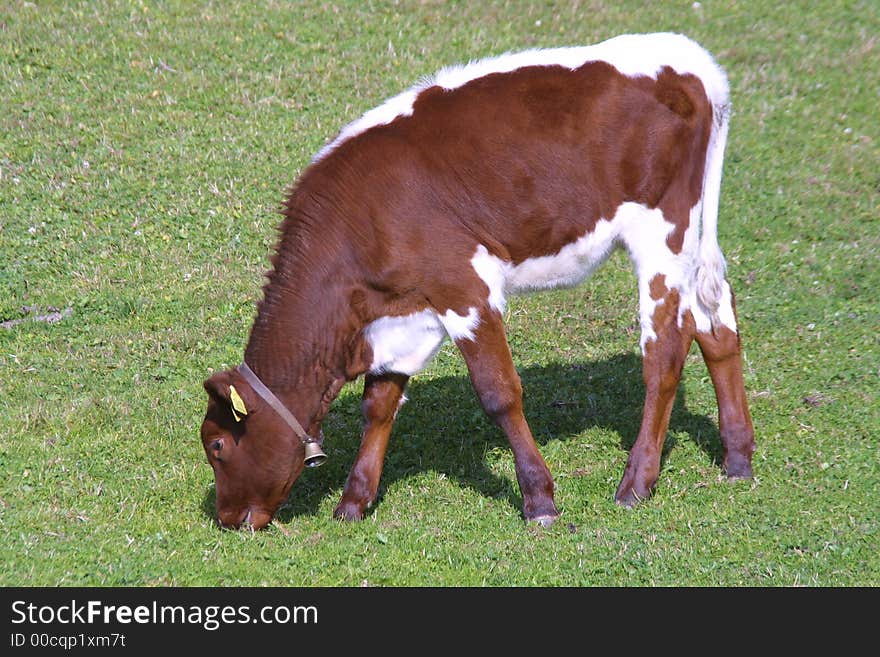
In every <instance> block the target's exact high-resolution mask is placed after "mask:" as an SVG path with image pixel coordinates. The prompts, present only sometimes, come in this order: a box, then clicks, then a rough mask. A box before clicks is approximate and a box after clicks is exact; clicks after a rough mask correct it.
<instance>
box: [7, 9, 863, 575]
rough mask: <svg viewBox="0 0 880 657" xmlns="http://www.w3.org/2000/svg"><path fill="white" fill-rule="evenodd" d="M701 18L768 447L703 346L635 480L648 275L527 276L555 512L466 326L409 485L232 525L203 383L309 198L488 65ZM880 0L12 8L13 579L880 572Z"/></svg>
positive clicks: (698, 25)
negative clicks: (524, 509) (357, 141)
mask: <svg viewBox="0 0 880 657" xmlns="http://www.w3.org/2000/svg"><path fill="white" fill-rule="evenodd" d="M655 30H675V31H681V32H685V33H687V34H689V35H691V36H693V37H694V38H696V39H697V40H699V41H700V42H702V43H703V44H704V45H705V46H706V47H708V48H709V49H710V50H711V51H713V52H714V53H715V54H716V55H717V57H718V59H719V61H720V62H721V63H722V64H723V65H724V66H725V68H726V69H727V71H728V73H729V75H730V78H731V84H732V92H733V99H734V104H735V110H734V118H733V124H732V129H731V138H730V144H729V150H728V158H727V162H726V169H725V180H724V187H723V190H722V206H721V223H720V237H721V242H722V247H723V248H724V249H725V252H726V255H727V258H728V261H729V264H730V276H731V280H732V282H733V285H734V288H735V290H736V291H737V300H738V307H739V311H740V321H741V328H742V331H743V340H744V348H745V362H746V383H747V387H748V390H749V400H750V403H751V408H752V413H753V418H754V422H755V427H756V430H757V440H758V449H759V451H758V452H757V454H756V455H755V462H754V464H755V474H756V478H755V479H754V480H753V481H751V482H739V483H733V484H731V483H728V482H726V481H724V480H723V479H722V478H721V476H720V472H719V460H720V447H719V444H718V432H717V428H716V426H717V425H716V421H715V417H716V409H715V407H714V395H713V392H712V388H711V385H710V382H709V379H708V375H707V372H706V369H705V366H704V365H703V364H702V362H701V361H700V359H699V357H698V355H697V354H696V352H692V354H691V356H690V358H689V362H688V366H687V367H686V369H685V378H684V381H683V382H682V385H681V388H680V391H679V395H678V399H677V402H676V407H675V411H674V413H673V418H672V422H671V425H670V430H669V436H668V440H667V449H666V450H665V457H664V460H663V465H662V473H661V478H660V482H659V486H658V489H657V491H656V494H655V496H654V497H653V498H652V499H651V500H649V501H648V502H647V503H645V504H643V505H642V506H641V507H640V508H638V509H637V510H634V511H627V510H624V509H621V508H618V507H617V506H615V504H614V503H613V494H614V490H615V487H616V485H617V483H618V481H619V477H620V476H621V474H622V471H623V466H624V463H625V460H626V450H627V449H628V448H629V447H630V445H631V444H632V441H633V439H634V436H635V433H636V431H637V430H638V423H639V417H640V412H641V403H642V382H641V373H640V363H639V357H638V334H637V332H636V330H635V328H636V326H637V322H636V318H637V314H636V312H637V304H636V296H635V282H634V277H633V275H632V273H631V270H630V266H629V263H628V262H627V261H626V259H625V258H624V257H622V256H615V257H614V258H612V260H611V261H610V262H609V263H608V265H607V266H606V267H605V268H604V269H602V270H600V272H599V273H598V274H597V275H596V276H595V277H594V278H593V279H592V280H591V281H589V282H588V283H587V284H585V285H584V286H582V287H581V288H579V289H578V290H574V291H566V292H558V293H548V294H542V295H539V296H534V297H528V298H520V299H514V300H512V302H511V303H510V308H509V311H508V315H509V316H508V322H509V335H510V342H511V345H512V348H513V351H514V356H515V361H516V363H517V366H518V368H519V369H520V371H521V374H522V378H523V381H524V385H525V388H526V405H527V413H528V417H529V419H530V422H531V424H532V428H533V430H534V433H535V436H536V438H537V439H538V441H539V443H540V448H541V451H542V453H543V454H544V456H545V458H546V460H547V462H548V465H549V466H550V469H551V471H552V472H553V474H554V476H555V479H556V483H557V502H558V504H559V506H560V508H561V510H562V512H563V515H562V518H561V520H560V521H559V522H558V523H557V524H556V525H555V526H554V527H552V528H551V529H549V530H538V529H536V528H534V527H527V526H526V525H525V524H524V523H523V521H522V519H521V516H520V511H519V507H520V498H519V491H518V489H517V485H516V479H515V476H514V473H513V465H512V458H511V454H510V450H509V448H508V447H507V445H506V442H505V441H504V439H503V437H502V435H501V433H500V432H499V431H498V430H496V429H495V428H494V427H493V426H491V424H490V423H489V421H488V420H487V419H486V418H485V417H484V416H483V414H482V412H481V411H480V410H479V407H478V404H477V402H476V399H475V397H474V394H473V392H472V390H471V388H470V384H469V382H468V380H467V376H466V370H465V368H464V365H463V362H462V360H461V358H460V357H459V356H458V355H457V353H455V351H454V349H453V348H452V347H450V346H448V345H447V346H446V347H444V349H443V350H442V351H441V353H440V354H439V356H438V358H437V359H436V360H435V361H434V363H433V364H432V365H431V366H430V367H429V368H428V369H427V370H426V371H425V372H424V373H423V374H422V375H421V376H419V377H416V378H415V379H414V380H413V382H412V384H411V387H410V391H409V397H410V399H411V401H410V403H409V404H407V406H405V407H404V409H403V411H402V412H401V414H400V417H399V420H398V423H397V425H396V426H395V431H394V434H393V438H392V444H391V448H390V451H389V455H388V459H387V463H386V468H385V472H384V476H383V479H382V484H381V488H380V495H381V497H380V500H379V502H378V504H377V505H376V506H375V507H374V509H373V511H371V513H370V514H369V515H368V517H367V518H366V519H365V520H364V521H363V522H360V523H350V524H343V523H339V522H336V521H333V520H332V519H331V512H332V509H333V507H334V505H335V504H336V502H337V500H338V497H339V495H340V493H341V488H342V485H343V483H344V479H345V476H346V473H347V470H348V468H349V467H350V465H351V463H352V461H353V458H354V455H355V453H356V449H357V442H358V434H359V430H360V417H359V410H358V409H359V388H358V386H357V385H351V386H348V387H346V389H345V390H344V391H343V393H342V395H341V397H340V398H339V400H338V401H337V402H336V404H335V405H334V408H333V410H332V411H331V415H330V417H329V418H328V420H327V422H326V425H325V432H326V433H327V435H328V447H327V451H328V453H329V455H330V457H331V458H330V461H329V462H328V464H327V465H326V466H324V467H323V468H321V469H320V470H317V471H314V472H312V471H310V472H307V473H305V474H304V475H303V477H302V478H301V479H300V481H299V482H298V483H297V485H296V486H295V488H294V491H293V493H292V495H291V497H290V500H289V502H288V504H287V505H286V506H285V507H284V508H283V509H282V512H281V514H280V517H279V522H278V524H276V525H274V526H271V527H270V528H269V529H268V530H266V531H264V532H259V533H257V534H251V533H247V532H225V531H220V530H218V529H217V527H216V526H215V524H214V521H213V517H212V514H211V511H212V504H213V501H212V500H213V497H212V481H213V478H212V474H211V470H210V468H209V467H208V465H207V463H206V462H205V459H204V455H203V452H202V449H201V446H200V444H199V440H198V427H199V424H200V422H201V416H202V413H203V412H204V404H205V401H206V400H205V395H204V393H203V391H202V388H201V382H202V380H203V379H204V378H205V377H206V376H207V375H208V374H209V373H210V372H211V371H212V370H213V369H218V368H221V367H225V366H228V365H234V364H236V363H238V362H239V360H240V358H241V354H242V351H243V348H244V345H245V342H246V340H247V334H248V329H249V327H250V322H251V321H252V318H253V314H254V307H255V303H256V302H257V300H258V299H259V297H260V294H261V284H262V275H263V272H264V270H265V269H266V268H267V266H268V257H269V254H270V252H271V249H272V247H273V246H274V242H275V226H276V225H277V223H278V220H279V216H278V215H277V214H276V208H277V207H278V205H279V203H280V200H281V198H282V195H283V192H284V190H285V188H286V187H287V186H288V185H289V184H290V183H291V182H292V181H293V180H294V179H295V177H296V176H297V174H298V172H299V171H300V170H301V169H302V168H303V167H304V166H305V165H306V164H307V163H308V161H309V159H310V157H311V155H312V154H313V153H314V152H315V151H316V150H317V149H318V148H320V146H321V145H322V144H323V143H324V142H325V141H326V140H327V139H329V138H331V137H332V136H334V134H335V132H336V131H337V130H338V129H339V128H340V127H341V126H342V125H344V124H345V123H346V122H348V121H349V120H351V119H353V118H356V117H357V116H358V115H359V114H360V113H361V112H363V111H365V110H366V109H368V108H370V107H372V106H374V105H376V104H377V103H379V102H380V101H381V100H383V99H384V98H386V97H388V96H389V95H391V94H393V93H396V92H397V91H399V90H401V89H403V88H405V87H406V86H408V85H409V84H410V83H411V82H413V81H414V80H416V79H418V78H419V77H420V76H422V75H424V74H427V73H430V72H432V71H434V70H435V69H437V68H439V67H441V66H443V65H446V64H450V63H454V62H462V61H466V60H468V59H471V58H476V57H480V56H485V55H490V54H498V53H501V52H504V51H507V50H515V49H522V48H527V47H533V46H556V45H570V44H580V43H589V42H594V41H598V40H601V39H604V38H607V37H610V36H613V35H615V34H617V33H621V32H635V31H655ZM878 34H880V5H878V4H877V3H876V2H870V1H864V2H837V1H832V0H821V1H819V2H815V1H809V2H807V1H805V0H798V1H797V2H790V3H785V4H783V5H779V6H776V5H768V4H767V3H764V2H735V3H734V2H703V3H702V5H701V6H699V7H693V6H692V3H690V2H681V3H650V4H646V3H641V2H613V3H612V2H607V3H600V2H554V3H549V2H545V3H529V2H518V1H508V2H497V3H467V2H462V3H440V2H402V3H391V2H370V3H363V2H345V1H342V2H337V3H332V4H331V3H325V2H314V1H308V2H299V3H291V4H290V5H288V4H286V3H276V2H259V3H250V2H247V3H245V2H241V3H238V2H224V3H204V4H196V3H189V2H162V3H157V2H143V3H141V2H133V3H129V2H76V3H75V2H67V3H36V5H35V4H34V3H29V2H10V1H8V0H7V1H5V2H2V3H0V109H2V111H0V321H6V320H16V319H23V318H26V317H27V316H28V315H27V313H25V312H24V311H22V308H23V307H33V308H36V309H38V310H36V311H34V312H36V313H47V312H49V311H50V309H51V308H56V309H59V310H65V309H68V308H69V309H70V312H69V316H67V317H65V318H63V319H62V320H61V321H59V322H56V323H46V322H37V321H25V322H20V323H16V324H15V325H14V326H11V327H10V328H0V554H2V555H3V556H2V557H0V584H2V585H62V586H68V585H122V586H125V585H181V586H189V585H224V586H226V585H329V586H337V585H341V586H357V585H360V584H369V585H442V586H453V585H525V586H529V585H573V586H591V585H611V586H618V585H710V586H711V585H733V586H762V585H770V586H790V585H817V586H835V585H841V586H855V585H872V586H876V585H878V584H880V556H878V550H877V547H878V544H880V535H878V510H880V472H878V463H880V458H878V457H880V452H878V437H880V403H878V394H877V392H878V389H880V387H878V383H880V381H878V376H880V345H878V335H880V331H878V329H880V300H878V290H880V268H878V264H877V263H878V260H877V253H878V250H880V226H878V215H880V131H878V125H880V111H878V109H877V108H878V101H880V40H878V37H877V35H878Z"/></svg>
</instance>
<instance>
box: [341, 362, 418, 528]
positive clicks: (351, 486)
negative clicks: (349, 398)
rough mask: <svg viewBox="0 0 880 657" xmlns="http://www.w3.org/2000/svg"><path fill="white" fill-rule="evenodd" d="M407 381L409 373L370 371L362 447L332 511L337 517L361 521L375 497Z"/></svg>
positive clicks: (363, 402) (367, 379)
mask: <svg viewBox="0 0 880 657" xmlns="http://www.w3.org/2000/svg"><path fill="white" fill-rule="evenodd" d="M408 380H409V377H408V376H407V375H405V374H397V373H394V372H387V373H385V374H379V375H375V374H367V376H366V380H365V382H364V396H363V401H362V402H361V410H362V412H363V415H364V433H363V437H362V438H361V447H360V450H359V451H358V455H357V458H356V459H355V462H354V465H352V466H351V471H350V472H349V474H348V479H347V480H346V482H345V489H344V490H343V491H342V499H341V500H340V501H339V504H338V505H337V506H336V510H335V511H334V512H333V516H334V517H335V518H340V519H342V520H360V519H361V518H363V516H364V511H366V509H367V508H368V507H369V506H370V504H372V503H373V500H375V499H376V493H377V492H378V490H379V478H380V477H381V475H382V464H383V462H384V461H385V450H386V449H387V447H388V438H389V437H390V436H391V426H392V425H393V424H394V418H395V416H396V415H397V409H398V408H399V407H400V400H401V399H402V398H403V392H404V389H405V388H406V382H407V381H408Z"/></svg>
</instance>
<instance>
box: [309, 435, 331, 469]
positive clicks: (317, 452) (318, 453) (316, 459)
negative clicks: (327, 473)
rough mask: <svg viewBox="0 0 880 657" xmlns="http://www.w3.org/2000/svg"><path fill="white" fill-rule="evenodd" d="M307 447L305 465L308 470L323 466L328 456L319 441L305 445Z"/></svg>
mask: <svg viewBox="0 0 880 657" xmlns="http://www.w3.org/2000/svg"><path fill="white" fill-rule="evenodd" d="M305 447H306V457H305V459H304V460H303V463H305V466H306V467H307V468H317V467H318V466H319V465H323V464H324V461H326V460H327V455H326V454H325V453H324V450H323V449H321V445H319V444H318V442H317V441H314V440H310V441H308V442H307V443H305Z"/></svg>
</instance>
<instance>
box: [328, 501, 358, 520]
mask: <svg viewBox="0 0 880 657" xmlns="http://www.w3.org/2000/svg"><path fill="white" fill-rule="evenodd" d="M333 517H334V518H336V519H337V520H346V521H351V520H363V519H364V512H363V511H361V509H360V507H358V506H357V505H356V504H347V503H344V502H340V504H339V506H337V507H336V509H334V511H333Z"/></svg>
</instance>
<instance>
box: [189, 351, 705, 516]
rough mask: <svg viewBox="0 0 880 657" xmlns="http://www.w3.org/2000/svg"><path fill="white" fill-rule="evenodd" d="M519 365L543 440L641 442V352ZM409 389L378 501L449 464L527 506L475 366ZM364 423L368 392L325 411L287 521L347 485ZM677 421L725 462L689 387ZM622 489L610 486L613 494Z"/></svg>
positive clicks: (460, 478)
mask: <svg viewBox="0 0 880 657" xmlns="http://www.w3.org/2000/svg"><path fill="white" fill-rule="evenodd" d="M519 374H520V377H521V378H522V383H523V389H524V400H523V401H524V406H525V414H526V418H527V420H528V422H529V426H530V427H531V429H532V433H533V434H534V436H535V440H536V441H537V443H538V444H539V445H546V444H547V443H548V442H549V441H551V440H554V439H557V440H568V439H571V438H573V437H575V436H577V435H578V434H579V433H581V432H582V431H584V430H587V429H591V428H602V429H608V430H610V431H613V432H614V433H616V434H617V435H619V436H620V448H621V450H622V451H624V452H629V450H630V449H631V448H632V445H633V442H635V438H636V435H637V433H638V430H639V426H640V424H641V415H642V404H643V403H644V383H643V382H642V365H641V358H640V357H638V356H637V355H635V354H625V355H620V356H615V357H613V358H610V359H608V360H604V361H598V362H589V363H582V364H574V365H568V364H561V363H560V364H553V365H547V366H541V367H526V368H522V369H520V370H519ZM685 376H687V368H686V369H685ZM407 397H408V399H409V402H407V404H406V405H405V406H404V407H403V409H402V410H401V411H400V413H399V415H398V418H397V421H396V422H395V425H394V429H393V432H392V435H391V442H390V444H389V446H388V453H387V455H386V459H385V467H384V469H383V471H382V479H381V482H380V485H379V499H378V500H377V501H376V502H375V503H374V505H373V508H375V507H376V506H378V505H379V504H381V503H382V496H383V491H384V490H385V489H386V488H387V486H388V485H389V484H390V483H392V482H394V481H398V480H400V479H405V478H408V477H411V476H413V475H415V474H418V473H421V472H426V471H435V472H441V473H444V474H445V475H446V476H447V477H449V478H450V479H451V480H454V481H457V482H458V483H459V484H460V485H462V486H467V487H470V488H472V489H474V490H476V491H478V492H479V493H480V494H481V495H484V496H487V497H493V498H498V499H506V500H507V501H508V502H509V503H510V504H511V505H512V506H514V507H516V508H517V509H519V508H520V507H521V505H522V498H521V496H520V492H519V488H518V486H517V483H516V479H515V478H507V477H499V476H498V475H496V474H495V473H493V472H492V471H491V469H490V468H489V467H488V466H487V462H486V461H487V452H488V451H490V450H493V449H496V448H503V449H507V450H509V449H510V448H509V445H508V443H507V439H506V438H505V437H504V434H503V433H502V432H501V430H500V429H498V428H497V427H496V426H495V425H494V424H493V423H492V422H491V421H490V420H489V419H488V417H487V416H486V415H485V414H484V413H483V411H482V409H481V408H480V406H479V403H478V401H477V397H476V394H475V392H474V390H473V388H472V387H471V383H470V380H469V378H468V377H467V376H449V377H443V378H439V379H431V380H424V381H421V380H419V377H418V376H416V377H413V379H411V380H410V383H409V386H408V387H407ZM361 429H362V421H361V416H360V398H359V397H357V396H355V395H348V396H347V397H345V398H344V399H340V400H338V401H337V402H336V404H335V405H334V407H333V409H331V412H330V414H329V415H328V417H327V419H326V420H325V421H324V433H325V435H326V436H327V441H326V442H325V444H324V450H325V452H327V455H328V456H329V458H328V460H327V462H326V464H325V465H323V466H322V467H321V468H318V469H315V470H307V471H306V472H304V473H303V474H302V475H301V476H300V478H299V480H298V481H297V482H296V484H294V487H293V490H292V491H291V494H290V497H289V498H288V500H287V502H286V503H285V504H284V505H283V506H282V507H281V509H280V511H279V512H278V514H277V517H278V519H279V520H280V521H281V522H284V523H286V522H289V521H290V520H291V519H293V518H294V517H296V516H299V515H307V514H314V513H315V512H316V511H317V509H318V507H319V505H320V504H322V502H323V501H324V500H325V498H326V497H327V495H328V494H330V493H331V491H339V490H341V488H342V486H343V485H344V483H345V478H346V477H347V475H348V470H349V468H350V467H351V465H352V464H353V463H354V459H355V456H356V455H357V451H358V447H359V445H360V433H361ZM669 431H670V432H685V433H687V434H689V435H690V436H691V438H692V439H693V440H694V441H695V442H696V443H697V444H698V445H699V447H700V448H701V449H702V450H703V451H704V452H705V453H706V454H707V455H708V456H709V457H710V458H711V459H712V461H713V462H714V463H715V465H716V466H718V467H720V464H721V459H722V452H721V444H720V436H719V434H718V428H717V425H716V424H715V422H714V420H712V419H710V418H708V417H706V416H702V415H694V414H692V413H690V412H689V411H688V410H687V408H686V405H685V399H684V390H683V389H682V388H681V387H679V390H678V394H677V395H676V400H675V406H674V407H673V411H672V417H671V420H670V423H669ZM675 444H676V439H675V436H674V435H672V434H671V433H670V434H667V439H666V443H665V445H664V449H663V458H664V459H665V457H666V454H667V453H668V451H669V450H671V449H672V448H674V447H675ZM625 463H626V455H625V454H624V455H622V456H621V459H620V474H621V476H622V475H623V466H624V465H625ZM336 494H338V492H335V493H334V495H336ZM613 494H614V491H613V490H609V492H608V495H609V498H610V497H611V496H612V495H613ZM202 508H203V511H204V512H205V513H206V514H207V515H210V516H213V515H214V489H213V486H211V487H210V488H209V489H208V490H207V491H206V493H205V499H204V501H203V504H202ZM368 513H369V511H368Z"/></svg>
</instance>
